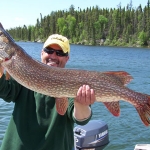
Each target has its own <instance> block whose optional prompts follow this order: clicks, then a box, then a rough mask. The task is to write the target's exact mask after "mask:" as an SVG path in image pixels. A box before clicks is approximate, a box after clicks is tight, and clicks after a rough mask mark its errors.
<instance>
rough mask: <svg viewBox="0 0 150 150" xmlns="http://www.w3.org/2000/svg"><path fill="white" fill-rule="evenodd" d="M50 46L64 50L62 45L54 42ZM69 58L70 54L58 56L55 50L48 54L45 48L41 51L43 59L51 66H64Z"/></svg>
mask: <svg viewBox="0 0 150 150" xmlns="http://www.w3.org/2000/svg"><path fill="white" fill-rule="evenodd" d="M50 47H51V48H53V49H55V50H62V49H61V48H60V46H59V45H56V44H53V45H51V46H50ZM68 59H69V56H63V57H61V56H57V55H56V52H54V53H53V54H48V53H46V52H45V51H44V50H42V52H41V61H42V62H43V63H44V64H47V65H49V66H54V67H60V68H64V67H65V65H66V63H67V61H68Z"/></svg>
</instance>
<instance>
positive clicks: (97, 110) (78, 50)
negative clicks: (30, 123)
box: [0, 42, 150, 150]
mask: <svg viewBox="0 0 150 150" xmlns="http://www.w3.org/2000/svg"><path fill="white" fill-rule="evenodd" d="M18 44H19V45H20V46H22V47H23V48H24V49H25V50H26V51H27V53H28V54H29V55H31V56H32V57H34V58H36V59H38V60H40V52H41V49H42V45H43V44H42V43H32V42H18ZM149 65H150V49H146V48H118V47H102V46H82V45H71V53H70V60H69V62H68V64H67V66H66V67H67V68H79V69H86V70H96V71H121V70H123V71H127V72H129V73H130V74H131V75H132V76H133V78H134V80H132V81H131V83H130V84H128V87H129V88H131V89H133V90H135V91H138V92H142V93H146V94H149V95H150V66H149ZM120 107H121V115H120V116H119V117H114V116H113V115H112V114H111V113H110V112H108V110H107V109H106V108H105V106H104V105H103V104H102V103H97V102H96V103H95V104H94V105H92V110H93V117H92V119H93V120H99V119H100V120H103V121H105V122H106V123H107V124H108V128H109V140H110V143H109V144H108V145H107V147H106V148H105V150H133V149H134V147H135V145H136V144H143V143H144V144H150V127H145V125H144V124H143V123H142V122H141V120H140V118H139V115H138V113H137V111H136V109H135V108H134V107H133V106H132V105H131V104H129V103H127V102H124V101H121V102H120ZM12 110H13V103H6V102H4V101H3V100H2V99H0V145H1V142H2V139H3V136H4V133H5V130H6V128H7V125H8V122H9V119H10V116H11V113H12Z"/></svg>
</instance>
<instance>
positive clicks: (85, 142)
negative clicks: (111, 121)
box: [74, 120, 109, 150]
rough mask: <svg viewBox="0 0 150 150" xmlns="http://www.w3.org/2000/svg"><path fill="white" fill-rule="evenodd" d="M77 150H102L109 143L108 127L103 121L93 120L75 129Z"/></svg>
mask: <svg viewBox="0 0 150 150" xmlns="http://www.w3.org/2000/svg"><path fill="white" fill-rule="evenodd" d="M74 138H75V145H76V146H75V147H76V150H83V149H85V150H88V149H90V150H91V149H92V150H102V149H104V147H105V146H106V145H107V144H108V143H109V134H108V126H107V124H106V123H105V122H103V121H101V120H91V121H89V123H88V124H86V125H84V126H80V125H78V126H76V127H75V128H74Z"/></svg>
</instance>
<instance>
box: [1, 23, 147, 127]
mask: <svg viewBox="0 0 150 150" xmlns="http://www.w3.org/2000/svg"><path fill="white" fill-rule="evenodd" d="M0 65H1V66H2V67H4V69H5V70H6V71H7V72H8V73H9V74H10V75H11V76H12V77H13V78H14V79H15V80H16V81H17V82H18V83H20V84H21V85H23V86H25V87H26V88H28V89H30V90H33V91H36V92H39V93H42V94H45V95H49V96H53V97H56V109H57V111H58V113H59V114H61V115H63V114H64V113H65V112H66V109H67V105H68V97H73V98H74V97H76V93H77V91H78V89H79V87H81V86H82V85H85V84H86V85H89V86H90V88H92V89H94V92H95V96H96V101H98V102H103V103H104V105H105V106H106V107H107V108H108V110H109V111H110V112H111V113H112V114H113V115H114V116H119V114H120V106H119V101H120V100H124V101H126V102H129V103H131V104H132V105H134V107H135V108H136V110H137V112H138V113H139V116H140V118H141V120H142V121H143V123H144V124H145V125H146V126H149V125H150V96H149V95H146V94H144V93H139V92H136V91H133V90H132V89H129V88H128V87H126V86H125V85H126V84H128V83H129V82H130V81H131V80H132V77H131V75H130V74H129V73H127V72H125V71H108V72H97V71H88V70H79V69H67V68H57V67H51V66H48V65H46V64H43V63H41V62H39V61H37V60H35V59H33V58H32V57H31V56H29V55H28V54H27V53H26V52H25V51H24V50H23V48H22V47H20V46H19V45H17V44H16V43H15V42H14V40H13V39H12V38H11V37H10V35H9V34H8V33H7V32H6V31H5V30H4V28H3V27H2V25H1V24H0Z"/></svg>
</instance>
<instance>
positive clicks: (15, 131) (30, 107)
mask: <svg viewBox="0 0 150 150" xmlns="http://www.w3.org/2000/svg"><path fill="white" fill-rule="evenodd" d="M69 53H70V45H69V41H68V39H67V38H66V37H64V36H61V35H58V34H54V35H51V36H49V38H48V39H47V40H46V42H45V43H44V46H43V50H42V52H41V61H42V62H43V63H45V64H47V65H49V66H54V67H61V68H63V67H65V65H66V63H67V61H68V60H69ZM39 71H40V70H39ZM0 85H1V86H0V98H2V99H4V100H5V101H6V102H11V101H13V102H14V103H15V106H14V111H13V113H12V117H11V120H10V123H9V125H8V128H7V130H6V134H5V136H4V139H3V142H2V145H1V147H0V150H72V148H73V143H74V135H73V127H74V123H77V124H80V125H84V124H86V123H87V122H88V121H89V120H90V118H91V116H92V112H91V109H90V107H89V105H91V104H93V103H94V101H95V95H94V91H93V89H90V87H89V86H88V85H83V86H82V87H80V88H79V90H78V91H77V96H76V98H75V99H71V98H68V100H69V105H68V108H67V111H66V113H65V114H64V115H60V114H59V113H58V112H57V110H56V106H55V105H56V104H55V98H54V97H50V96H46V95H43V94H40V93H37V92H34V91H31V90H29V89H27V88H25V87H23V86H22V85H20V84H19V83H17V82H16V81H15V80H13V79H12V78H11V79H9V80H5V75H3V76H2V77H1V78H0Z"/></svg>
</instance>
